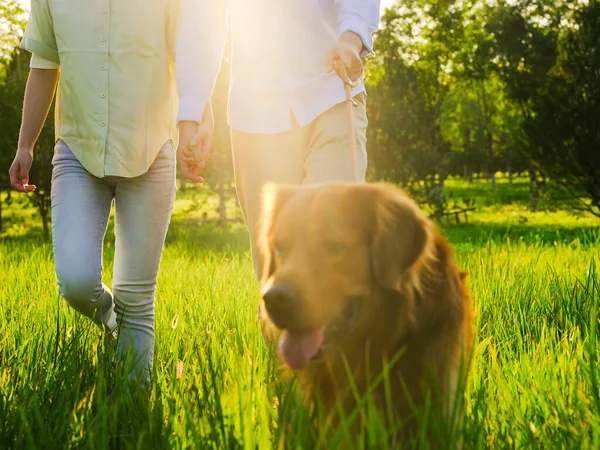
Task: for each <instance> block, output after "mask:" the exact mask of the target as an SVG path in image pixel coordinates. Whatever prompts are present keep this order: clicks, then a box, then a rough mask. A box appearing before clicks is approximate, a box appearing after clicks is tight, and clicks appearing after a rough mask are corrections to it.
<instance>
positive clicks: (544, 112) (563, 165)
mask: <svg viewBox="0 0 600 450" xmlns="http://www.w3.org/2000/svg"><path fill="white" fill-rule="evenodd" d="M557 50H558V55H557V61H556V65H555V66H554V67H553V69H552V70H551V71H550V73H549V76H548V77H547V78H546V80H545V83H544V84H543V86H542V88H540V89H538V90H537V92H536V93H537V95H535V97H534V98H533V101H532V104H531V117H530V120H529V121H528V122H527V124H526V126H527V128H526V129H527V132H528V134H529V135H530V136H531V139H532V141H533V143H534V144H535V145H533V146H532V148H531V153H532V156H533V157H534V158H535V160H536V161H538V162H539V170H540V171H541V173H542V174H543V175H545V176H546V177H547V178H548V179H549V180H550V184H551V186H553V187H558V188H559V189H560V190H561V191H562V192H564V193H565V194H566V195H567V199H568V200H569V201H568V203H569V205H571V206H573V207H574V208H576V209H579V210H585V211H588V212H591V213H593V214H595V215H596V216H598V217H600V3H599V2H598V1H590V3H589V4H588V5H587V6H583V7H582V8H580V9H578V10H576V11H574V14H573V19H572V20H571V21H570V23H569V24H568V26H565V28H564V31H563V33H562V35H561V36H560V38H559V41H558V47H557Z"/></svg>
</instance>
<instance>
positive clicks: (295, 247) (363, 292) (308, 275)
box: [260, 183, 432, 370]
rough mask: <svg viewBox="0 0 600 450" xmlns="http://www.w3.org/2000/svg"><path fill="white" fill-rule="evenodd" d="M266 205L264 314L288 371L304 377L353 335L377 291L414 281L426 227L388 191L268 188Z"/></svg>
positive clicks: (428, 237)
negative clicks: (327, 346) (325, 349)
mask: <svg viewBox="0 0 600 450" xmlns="http://www.w3.org/2000/svg"><path fill="white" fill-rule="evenodd" d="M263 199H264V200H263V214H262V231H261V236H260V241H261V251H262V260H263V266H262V274H261V289H262V296H263V302H264V304H263V305H261V306H264V309H266V312H267V314H268V318H269V319H270V321H271V322H272V323H273V324H274V325H275V326H276V327H277V328H279V329H281V330H284V332H283V334H282V336H281V340H280V343H279V348H280V351H281V353H282V354H283V356H284V358H285V360H286V362H287V364H288V365H289V366H290V367H291V368H293V369H298V370H301V369H304V368H305V367H306V366H307V365H308V363H309V362H310V360H311V358H313V357H314V356H315V355H316V354H317V353H318V351H319V349H320V348H321V346H323V345H324V343H326V342H327V341H328V340H330V339H335V336H336V335H337V334H339V333H338V331H337V330H339V328H344V329H345V330H346V332H350V333H351V330H348V328H351V323H350V321H351V320H350V319H352V320H354V319H356V317H353V316H356V315H357V314H363V313H364V312H365V308H368V307H369V305H368V304H367V305H366V304H365V303H368V301H369V299H371V298H372V294H373V292H374V291H375V290H378V291H380V292H381V291H398V292H400V291H402V289H403V287H404V285H405V283H406V282H407V280H412V278H413V277H412V275H411V273H412V272H413V271H414V270H415V268H416V267H418V266H419V264H420V260H422V259H423V255H424V254H425V253H427V249H428V247H429V246H430V245H431V241H432V230H431V223H430V221H429V220H428V219H427V217H426V216H425V215H424V213H423V212H422V211H421V210H420V209H419V208H418V207H417V206H416V205H415V204H414V203H413V202H412V201H411V200H410V199H409V198H408V197H406V195H404V194H403V193H402V192H401V191H400V190H398V189H397V188H395V187H392V186H390V185H385V184H369V185H362V184H361V185H359V184H341V183H340V184H337V183H335V184H324V185H315V186H304V187H286V186H279V187H276V186H269V187H268V188H267V189H266V190H265V192H264V196H263ZM413 281H414V280H413ZM409 306H410V305H409ZM340 325H341V326H340ZM333 330H336V331H335V332H334V331H333ZM332 336H334V337H333V338H332Z"/></svg>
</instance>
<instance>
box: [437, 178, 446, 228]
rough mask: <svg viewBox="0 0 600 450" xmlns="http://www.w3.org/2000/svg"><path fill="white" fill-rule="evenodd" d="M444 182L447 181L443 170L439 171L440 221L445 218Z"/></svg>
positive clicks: (438, 206) (438, 207) (438, 205)
mask: <svg viewBox="0 0 600 450" xmlns="http://www.w3.org/2000/svg"><path fill="white" fill-rule="evenodd" d="M444 181H445V175H444V173H443V172H442V171H441V170H439V171H438V191H437V194H438V198H437V209H438V216H439V219H440V220H441V219H442V217H443V216H444V203H445V202H444Z"/></svg>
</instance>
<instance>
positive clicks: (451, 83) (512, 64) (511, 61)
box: [367, 0, 600, 216]
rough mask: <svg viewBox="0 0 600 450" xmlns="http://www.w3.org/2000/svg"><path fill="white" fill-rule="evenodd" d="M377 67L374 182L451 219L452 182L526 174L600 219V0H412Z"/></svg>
mask: <svg viewBox="0 0 600 450" xmlns="http://www.w3.org/2000/svg"><path fill="white" fill-rule="evenodd" d="M375 52H376V56H375V57H374V58H373V59H371V60H370V61H369V63H368V66H367V83H368V93H369V102H368V108H369V121H370V127H369V131H368V133H369V134H368V137H369V152H370V158H371V173H370V177H371V179H383V180H387V181H392V182H396V183H400V184H402V185H403V186H405V188H407V189H408V190H409V191H410V192H412V193H413V195H415V196H416V197H417V198H418V199H420V201H421V202H422V203H426V204H429V205H430V206H432V208H433V209H434V210H435V211H436V213H437V214H438V215H441V214H442V213H443V211H444V208H445V207H446V206H447V204H448V199H447V198H446V196H445V195H444V181H445V180H446V179H447V177H448V176H451V175H454V176H456V175H460V176H463V177H464V178H465V179H471V178H472V176H473V174H480V175H483V176H487V177H489V178H490V180H491V184H492V187H493V188H494V189H495V187H496V180H495V174H496V172H497V171H503V172H507V173H508V176H509V179H512V178H511V177H512V174H513V173H514V172H525V173H527V175H528V176H529V179H530V203H531V209H535V208H536V202H537V198H538V196H539V193H540V192H541V191H542V190H543V191H544V192H546V193H549V195H551V196H552V197H553V199H556V200H560V201H562V202H564V203H565V204H566V205H568V206H570V207H572V208H575V209H579V210H585V211H588V212H592V213H594V214H595V215H597V216H598V215H600V3H599V2H598V1H597V0H575V1H564V0H516V1H506V0H496V1H486V2H482V1H479V0H461V1H452V0H433V1H429V0H428V1H425V0H404V1H398V2H397V3H396V6H394V7H392V8H390V9H389V10H388V11H387V12H386V13H385V14H384V16H383V18H382V27H381V29H380V30H379V31H378V33H377V39H376V41H375Z"/></svg>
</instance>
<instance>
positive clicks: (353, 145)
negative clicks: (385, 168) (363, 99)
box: [335, 59, 359, 181]
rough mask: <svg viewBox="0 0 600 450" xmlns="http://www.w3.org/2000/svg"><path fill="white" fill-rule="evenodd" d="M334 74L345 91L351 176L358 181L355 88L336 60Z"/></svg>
mask: <svg viewBox="0 0 600 450" xmlns="http://www.w3.org/2000/svg"><path fill="white" fill-rule="evenodd" d="M335 66H336V72H337V73H338V74H339V75H341V78H342V81H343V82H344V90H345V91H346V103H347V104H348V125H349V126H350V138H351V139H350V152H351V155H350V157H351V159H352V175H353V176H354V180H355V181H356V180H358V168H357V166H356V164H357V160H358V149H357V148H356V126H355V124H354V108H355V107H357V106H359V104H358V103H357V102H356V100H354V98H353V97H352V88H354V87H356V83H353V82H352V80H350V77H348V74H347V73H346V68H345V67H344V65H343V64H342V62H341V61H340V60H339V59H338V60H336V61H335Z"/></svg>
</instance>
